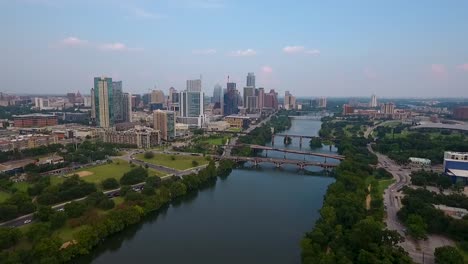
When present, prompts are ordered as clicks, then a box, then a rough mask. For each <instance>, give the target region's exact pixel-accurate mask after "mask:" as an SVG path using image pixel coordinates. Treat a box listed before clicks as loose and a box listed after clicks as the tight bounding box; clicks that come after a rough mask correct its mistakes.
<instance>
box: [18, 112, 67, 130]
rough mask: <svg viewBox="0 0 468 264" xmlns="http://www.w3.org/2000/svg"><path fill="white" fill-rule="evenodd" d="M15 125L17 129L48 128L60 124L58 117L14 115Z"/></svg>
mask: <svg viewBox="0 0 468 264" xmlns="http://www.w3.org/2000/svg"><path fill="white" fill-rule="evenodd" d="M13 124H14V126H15V127H46V126H55V125H57V124H58V118H57V116H56V115H44V114H29V115H14V116H13Z"/></svg>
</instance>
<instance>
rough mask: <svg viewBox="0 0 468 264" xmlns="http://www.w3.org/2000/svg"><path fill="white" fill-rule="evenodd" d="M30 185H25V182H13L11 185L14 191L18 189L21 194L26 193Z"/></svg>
mask: <svg viewBox="0 0 468 264" xmlns="http://www.w3.org/2000/svg"><path fill="white" fill-rule="evenodd" d="M30 185H31V184H30V183H27V182H15V183H13V187H15V188H16V189H18V191H21V192H27V191H28V187H29V186H30Z"/></svg>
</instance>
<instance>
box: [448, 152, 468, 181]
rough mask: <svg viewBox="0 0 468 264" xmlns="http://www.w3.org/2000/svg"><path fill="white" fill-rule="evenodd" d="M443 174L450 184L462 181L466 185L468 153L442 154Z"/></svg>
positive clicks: (467, 179) (467, 178)
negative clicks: (449, 180)
mask: <svg viewBox="0 0 468 264" xmlns="http://www.w3.org/2000/svg"><path fill="white" fill-rule="evenodd" d="M444 172H445V174H446V175H448V176H449V177H451V179H452V182H454V183H455V182H456V181H457V180H462V181H463V182H464V183H465V184H467V183H468V152H452V151H446V152H444Z"/></svg>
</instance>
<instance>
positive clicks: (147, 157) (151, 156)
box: [144, 151, 154, 159]
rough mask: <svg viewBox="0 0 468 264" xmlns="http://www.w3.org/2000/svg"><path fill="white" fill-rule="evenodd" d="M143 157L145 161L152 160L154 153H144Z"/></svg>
mask: <svg viewBox="0 0 468 264" xmlns="http://www.w3.org/2000/svg"><path fill="white" fill-rule="evenodd" d="M144 157H145V159H152V158H154V153H153V152H152V151H146V152H145V155H144Z"/></svg>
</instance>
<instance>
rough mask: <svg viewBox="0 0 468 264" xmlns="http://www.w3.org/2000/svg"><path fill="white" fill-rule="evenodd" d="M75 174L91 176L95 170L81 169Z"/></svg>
mask: <svg viewBox="0 0 468 264" xmlns="http://www.w3.org/2000/svg"><path fill="white" fill-rule="evenodd" d="M75 174H77V175H78V176H80V177H86V176H91V175H93V174H94V173H93V172H90V171H79V172H77V173H75Z"/></svg>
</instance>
